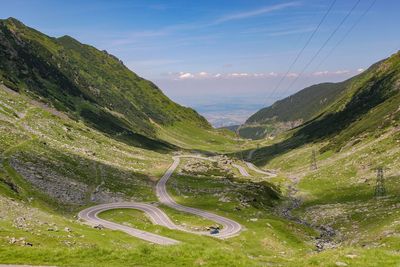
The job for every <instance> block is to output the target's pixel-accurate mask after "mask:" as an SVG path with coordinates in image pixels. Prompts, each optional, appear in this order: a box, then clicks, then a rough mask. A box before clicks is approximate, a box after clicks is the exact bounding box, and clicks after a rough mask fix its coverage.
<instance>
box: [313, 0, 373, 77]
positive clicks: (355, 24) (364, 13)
mask: <svg viewBox="0 0 400 267" xmlns="http://www.w3.org/2000/svg"><path fill="white" fill-rule="evenodd" d="M375 3H376V0H373V1H372V2H371V4H370V5H369V6H368V8H367V9H366V10H365V11H364V12H363V13H362V14H361V16H360V17H359V18H358V19H357V21H356V22H355V23H354V24H353V25H352V26H351V28H350V29H349V30H348V31H347V32H346V34H345V35H344V36H343V37H342V39H340V40H339V42H337V43H336V45H335V46H334V47H333V48H332V49H331V50H330V51H329V53H328V54H327V55H326V57H325V58H324V59H323V60H322V61H321V62H320V63H319V64H318V65H317V67H316V68H315V69H314V71H315V70H317V69H318V68H319V67H321V65H322V64H323V63H324V62H325V61H326V60H327V59H328V58H329V57H330V56H331V55H332V53H333V52H334V51H335V50H336V48H337V47H338V46H339V45H341V44H342V43H343V41H344V40H345V39H346V38H347V36H349V35H350V33H351V32H352V31H353V30H354V28H355V27H356V26H357V25H358V24H359V23H360V22H361V21H362V19H363V18H364V17H365V16H366V15H367V14H368V12H369V11H370V10H371V8H372V7H373V6H374V5H375Z"/></svg>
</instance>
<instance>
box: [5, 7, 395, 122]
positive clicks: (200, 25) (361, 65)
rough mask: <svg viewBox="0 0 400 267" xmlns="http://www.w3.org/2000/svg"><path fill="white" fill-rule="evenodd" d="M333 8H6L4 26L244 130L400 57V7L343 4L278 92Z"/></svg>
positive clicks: (315, 37) (312, 42) (328, 19)
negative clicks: (61, 40) (310, 93)
mask: <svg viewBox="0 0 400 267" xmlns="http://www.w3.org/2000/svg"><path fill="white" fill-rule="evenodd" d="M333 1H334V0H326V1H325V0H269V1H263V0H257V1H255V0H237V1H234V0H231V1H219V0H213V1H176V0H169V1H74V0H72V1H40V0H26V1H19V0H13V1H5V0H0V6H1V9H0V17H1V18H7V17H10V16H12V17H15V18H17V19H19V20H21V21H22V22H24V23H25V24H26V25H28V26H31V27H33V28H36V29H38V30H40V31H42V32H44V33H46V34H48V35H51V36H62V35H66V34H67V35H71V36H72V37H74V38H76V39H78V40H79V41H81V42H83V43H87V44H91V45H94V46H95V47H97V48H99V49H106V50H107V51H108V52H110V53H112V54H114V55H116V56H117V57H119V58H121V59H122V60H123V61H124V63H125V64H126V65H127V66H128V67H129V68H131V69H132V70H133V71H135V72H137V73H138V74H139V75H141V76H143V77H145V78H148V79H151V80H153V81H155V82H156V83H157V84H158V85H159V86H160V87H161V89H163V90H164V92H165V93H166V94H167V95H168V96H170V97H171V98H172V99H174V100H176V101H178V102H179V103H181V104H184V105H188V106H192V107H195V108H197V109H199V110H200V111H201V112H202V113H203V114H205V115H207V116H208V117H209V118H210V119H212V118H211V117H213V118H214V117H217V118H218V119H221V118H224V117H227V120H229V119H233V120H234V119H235V118H236V119H239V120H243V118H245V117H246V116H248V115H249V114H250V113H251V112H253V111H254V110H256V109H257V108H259V107H261V106H264V105H266V104H270V103H272V102H273V101H274V100H276V99H278V98H281V97H283V96H286V95H288V94H290V93H293V92H295V91H297V90H300V89H302V88H303V87H304V86H307V85H311V84H313V83H318V82H323V81H339V80H343V79H346V78H348V77H351V76H353V75H355V74H357V73H359V72H360V71H361V69H365V68H366V67H368V66H369V65H371V64H372V63H374V62H376V61H378V60H380V59H383V58H385V57H387V56H389V55H390V54H392V53H394V52H396V51H397V50H399V49H400V34H399V29H400V19H399V14H398V13H399V10H400V1H397V0H377V1H374V0H336V2H335V3H334V5H333V7H332V10H331V12H330V13H329V14H328V16H327V17H326V20H325V21H324V22H323V23H322V25H321V26H320V28H319V29H318V31H317V32H316V33H315V35H314V38H313V39H312V40H311V42H310V44H309V45H308V46H307V47H306V49H305V50H304V53H302V54H301V56H300V57H299V59H298V61H297V63H296V64H295V65H294V66H293V68H292V70H291V71H290V72H289V73H288V75H287V77H286V76H285V77H284V78H283V82H282V84H281V86H279V87H278V88H277V84H278V82H279V81H280V80H281V79H282V77H283V76H284V75H285V74H286V72H287V70H288V67H289V65H290V64H291V63H292V62H293V60H294V58H295V57H296V56H297V55H298V53H299V51H300V50H301V49H302V47H303V46H304V44H305V43H306V42H307V40H308V39H309V37H310V36H311V34H312V33H313V32H314V31H315V29H316V27H317V25H318V23H319V22H320V21H321V18H322V17H323V16H324V14H325V13H326V11H327V10H328V7H329V6H330V5H331V4H332V3H333ZM373 2H375V4H374V5H373V6H372V8H371V9H370V11H369V12H368V13H366V14H365V15H364V16H363V13H364V12H365V11H366V10H367V9H368V7H369V6H370V5H371V4H372V3H373ZM357 3H358V4H357ZM354 6H355V7H354ZM353 7H354V11H353V12H352V13H351V14H350V15H349V16H348V18H347V19H346V20H345V21H344V22H343V24H342V27H340V28H338V29H337V31H336V33H335V34H334V35H333V36H332V37H331V38H329V37H330V35H331V34H332V33H333V32H334V31H335V29H336V27H337V26H338V25H339V24H340V22H341V21H342V20H343V18H344V17H345V16H346V15H347V14H348V13H349V10H351V9H352V8H353ZM360 18H362V19H361V20H360ZM357 21H358V23H357V24H356V22H357ZM352 27H354V28H353V29H352V31H351V32H350V34H348V35H347V37H346V38H345V39H343V37H344V36H345V35H346V34H347V32H348V31H349V29H350V28H352ZM328 38H329V42H327V43H326V46H325V48H324V49H322V50H321V52H320V53H319V54H318V56H317V57H316V58H315V60H314V61H313V62H312V64H310V66H309V67H308V68H307V69H305V70H304V72H303V74H302V75H301V76H299V74H300V73H302V70H303V69H304V66H305V65H306V64H307V63H308V62H309V61H310V59H311V58H312V57H313V56H314V55H315V54H316V52H317V51H318V50H319V49H320V48H321V46H322V44H323V43H324V42H326V40H328ZM341 40H342V42H341V43H340V45H339V46H337V48H336V49H335V50H333V51H332V52H331V50H332V48H334V47H335V46H336V44H337V43H338V42H339V41H341ZM298 76H299V77H298ZM272 92H274V93H272Z"/></svg>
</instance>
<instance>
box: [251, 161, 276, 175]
mask: <svg viewBox="0 0 400 267" xmlns="http://www.w3.org/2000/svg"><path fill="white" fill-rule="evenodd" d="M245 163H246V165H247V167H248V168H249V169H251V170H253V171H255V172H258V173H261V174H265V175H268V176H270V177H276V173H273V172H271V171H264V170H260V169H259V168H257V167H256V166H255V165H254V164H253V163H251V162H247V161H245Z"/></svg>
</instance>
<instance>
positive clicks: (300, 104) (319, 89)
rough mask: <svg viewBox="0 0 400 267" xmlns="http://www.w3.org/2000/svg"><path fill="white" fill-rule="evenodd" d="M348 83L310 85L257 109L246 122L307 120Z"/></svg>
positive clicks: (324, 106) (322, 108)
mask: <svg viewBox="0 0 400 267" xmlns="http://www.w3.org/2000/svg"><path fill="white" fill-rule="evenodd" d="M348 83H349V81H345V82H341V83H321V84H316V85H312V86H310V87H307V88H305V89H303V90H301V91H300V92H297V93H296V94H294V95H291V96H289V97H286V98H284V99H282V100H279V101H277V102H275V103H274V104H273V105H272V106H269V107H266V108H263V109H261V110H259V111H257V112H256V113H255V114H253V115H252V116H251V117H250V118H248V119H247V120H246V123H248V124H251V123H259V124H262V123H268V122H269V121H274V120H276V121H282V122H290V121H297V120H300V121H307V120H309V119H311V118H312V117H314V116H315V115H316V114H318V113H320V112H321V111H322V110H324V109H325V108H326V107H327V106H329V104H331V103H332V102H333V101H335V100H336V99H337V98H338V97H339V95H340V93H341V92H343V90H345V89H346V85H347V84H348Z"/></svg>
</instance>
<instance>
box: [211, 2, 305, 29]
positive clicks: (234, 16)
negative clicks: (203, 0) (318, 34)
mask: <svg viewBox="0 0 400 267" xmlns="http://www.w3.org/2000/svg"><path fill="white" fill-rule="evenodd" d="M298 5H299V3H298V2H288V3H284V4H278V5H272V6H266V7H262V8H258V9H254V10H250V11H244V12H239V13H235V14H228V15H224V16H222V17H220V18H218V19H217V20H215V21H214V23H216V24H219V23H223V22H227V21H232V20H239V19H247V18H251V17H256V16H260V15H264V14H268V13H271V12H273V11H278V10H282V9H286V8H288V7H294V6H298Z"/></svg>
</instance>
